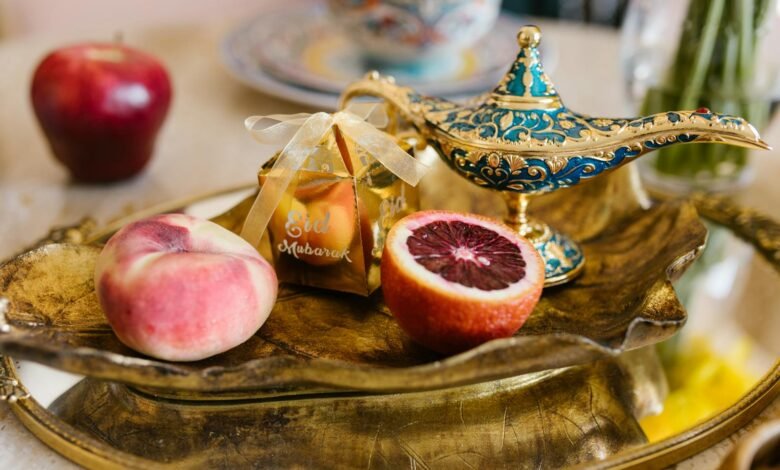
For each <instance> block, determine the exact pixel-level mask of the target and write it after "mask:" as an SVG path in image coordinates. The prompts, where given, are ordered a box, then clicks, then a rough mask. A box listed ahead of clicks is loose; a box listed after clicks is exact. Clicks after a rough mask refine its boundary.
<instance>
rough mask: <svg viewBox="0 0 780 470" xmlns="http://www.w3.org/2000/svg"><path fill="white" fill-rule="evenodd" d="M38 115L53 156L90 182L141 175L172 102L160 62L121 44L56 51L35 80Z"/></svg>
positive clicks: (77, 47) (81, 179) (79, 178)
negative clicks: (140, 172) (139, 173)
mask: <svg viewBox="0 0 780 470" xmlns="http://www.w3.org/2000/svg"><path fill="white" fill-rule="evenodd" d="M31 96H32V104H33V108H34V109H35V115H36V116H37V117H38V121H39V122H40V124H41V127H42V128H43V132H44V133H45V134H46V137H47V138H48V140H49V144H50V146H51V149H52V152H53V153H54V156H55V157H56V158H57V159H58V160H60V161H61V162H62V163H63V164H64V165H65V166H66V167H67V168H68V170H69V171H70V173H71V175H72V176H73V177H74V178H75V179H77V180H80V181H84V182H109V181H116V180H120V179H124V178H128V177H130V176H133V175H135V174H136V173H138V172H139V171H141V169H142V168H143V167H144V166H145V165H146V163H147V162H148V161H149V159H150V158H151V156H152V152H153V150H154V142H155V138H156V136H157V131H158V130H159V129H160V126H161V125H162V123H163V121H164V120H165V116H166V114H167V112H168V107H169V105H170V102H171V83H170V79H169V77H168V73H167V72H166V70H165V68H164V67H163V66H162V64H160V62H159V61H158V60H157V59H155V58H154V57H152V56H151V55H149V54H146V53H144V52H141V51H138V50H135V49H131V48H129V47H126V46H122V45H119V44H82V45H76V46H71V47H65V48H63V49H59V50H56V51H54V52H52V53H50V54H49V55H48V56H46V58H44V59H43V61H42V62H41V63H40V64H39V65H38V68H37V69H36V70H35V75H34V77H33V82H32V90H31Z"/></svg>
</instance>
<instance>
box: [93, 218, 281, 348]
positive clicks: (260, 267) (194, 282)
mask: <svg viewBox="0 0 780 470" xmlns="http://www.w3.org/2000/svg"><path fill="white" fill-rule="evenodd" d="M95 289H96V291H97V294H98V299H99V300H100V305H101V306H102V307H103V311H104V312H105V314H106V318H107V319H108V322H109V324H110V325H111V327H112V328H113V330H114V332H115V333H116V335H117V337H118V338H119V339H120V341H122V342H123V343H124V344H125V345H127V346H128V347H130V348H132V349H135V350H136V351H139V352H142V353H144V354H147V355H149V356H152V357H156V358H159V359H165V360H170V361H195V360H199V359H204V358H206V357H209V356H213V355H215V354H219V353H221V352H224V351H227V350H228V349H231V348H233V347H235V346H238V345H239V344H241V343H243V342H244V341H246V340H247V339H249V338H250V337H251V336H252V335H253V334H255V332H256V331H257V330H258V329H259V328H260V327H261V326H262V325H263V323H264V322H265V320H266V319H267V318H268V315H269V314H270V312H271V309H272V307H273V305H274V302H275V300H276V294H277V278H276V273H275V272H274V270H273V268H272V267H271V265H270V264H268V262H267V261H265V259H263V257H262V256H260V254H259V253H258V252H257V250H255V249H254V248H253V247H252V245H250V244H249V243H248V242H246V241H245V240H244V239H242V238H241V237H239V236H238V235H236V234H234V233H233V232H230V231H229V230H226V229H224V228H222V227H220V226H219V225H217V224H215V223H213V222H209V221H207V220H200V219H196V218H194V217H191V216H188V215H183V214H167V215H160V216H156V217H151V218H148V219H145V220H141V221H138V222H134V223H131V224H129V225H127V226H125V227H124V228H122V229H121V230H120V231H119V232H117V233H116V234H115V235H114V236H113V237H111V239H110V240H109V241H108V243H106V246H105V248H103V251H102V252H101V253H100V256H99V257H98V260H97V265H96V268H95Z"/></svg>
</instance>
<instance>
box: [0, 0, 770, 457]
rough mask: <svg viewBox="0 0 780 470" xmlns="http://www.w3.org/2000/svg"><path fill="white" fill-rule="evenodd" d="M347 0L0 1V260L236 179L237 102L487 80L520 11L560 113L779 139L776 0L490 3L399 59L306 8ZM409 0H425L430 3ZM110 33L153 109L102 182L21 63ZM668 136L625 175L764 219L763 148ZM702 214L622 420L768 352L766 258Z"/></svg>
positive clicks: (743, 378) (467, 88)
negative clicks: (120, 165) (123, 160)
mask: <svg viewBox="0 0 780 470" xmlns="http://www.w3.org/2000/svg"><path fill="white" fill-rule="evenodd" d="M496 1H498V0H496ZM350 2H352V3H361V2H360V1H359V0H334V1H331V2H326V1H324V0H323V1H314V0H308V1H307V0H283V1H282V0H274V1H272V0H199V1H196V2H194V1H189V0H187V1H185V0H165V1H159V0H123V1H119V0H114V1H105V0H68V1H67V2H65V1H59V2H55V1H51V0H0V67H2V71H3V73H2V74H0V102H2V103H3V106H2V107H0V259H3V258H5V257H7V256H10V255H11V254H12V253H14V252H16V251H18V250H20V249H22V248H23V247H24V246H26V245H27V244H29V243H30V242H31V241H32V240H35V239H37V238H39V237H41V236H42V235H44V234H45V233H46V231H47V230H48V229H49V228H51V227H52V226H54V225H61V224H72V223H74V222H75V221H77V220H78V219H80V218H82V217H85V216H90V217H93V218H95V219H96V220H97V221H98V223H105V222H107V221H110V220H112V219H115V218H118V217H120V216H123V215H127V214H129V213H132V212H134V211H137V210H139V209H142V208H146V207H149V206H151V205H153V204H158V203H161V202H166V201H170V200H172V199H179V198H182V197H189V196H192V195H196V194H202V193H205V192H209V191H213V190H217V189H222V188H225V187H230V186H236V185H239V184H246V183H250V184H252V183H253V182H254V181H255V174H256V170H257V168H258V166H259V164H260V162H259V154H260V153H261V152H258V150H257V145H256V143H255V142H253V141H252V140H251V138H249V136H248V135H247V133H246V131H245V129H244V128H243V126H242V122H243V119H244V118H245V117H247V116H249V115H252V114H271V113H295V112H300V111H311V110H315V109H332V108H333V107H334V106H335V102H336V99H337V96H338V92H339V91H340V90H341V89H343V86H344V85H345V84H346V83H349V81H351V80H353V79H354V78H356V77H359V76H361V75H362V74H363V73H365V71H366V70H368V69H370V68H375V67H379V68H382V69H383V70H385V71H389V72H390V73H392V74H393V75H396V76H397V77H400V80H399V81H402V82H406V83H410V84H412V85H413V86H414V87H415V88H418V89H421V90H425V91H428V92H430V93H431V94H437V95H438V94H442V95H446V96H448V97H452V98H453V99H460V98H464V97H468V96H471V95H474V94H477V93H481V92H484V91H487V90H489V89H490V88H491V87H492V86H493V85H494V84H495V83H496V80H497V79H498V78H499V77H500V76H502V75H503V73H504V72H505V70H506V67H507V66H508V64H509V63H510V61H511V60H512V59H513V58H514V56H515V54H516V53H517V44H516V41H515V37H514V35H515V34H516V32H517V28H518V26H519V25H521V24H523V23H527V22H533V23H536V22H538V23H539V24H540V25H541V26H542V29H543V33H544V39H543V41H542V45H541V47H542V57H543V60H544V64H545V67H546V71H547V72H548V74H549V75H550V76H551V77H552V78H553V81H554V82H555V84H556V86H557V89H558V90H559V92H560V94H561V96H562V97H563V99H564V100H565V102H566V104H567V105H568V106H570V107H571V108H573V109H576V110H577V111H581V112H584V113H587V114H591V115H603V116H615V117H617V116H631V115H633V116H635V115H645V114H650V113H653V112H659V111H664V110H669V109H695V108H697V107H700V106H706V107H710V108H712V109H713V110H717V111H725V112H729V113H733V114H739V115H744V116H746V117H748V118H749V120H750V121H751V122H755V123H757V124H758V125H759V129H760V130H761V132H762V135H763V137H764V138H765V140H767V141H768V142H769V143H770V144H771V145H773V146H774V147H775V148H778V147H780V126H778V122H777V121H778V120H777V119H776V114H777V113H776V109H775V108H776V104H777V102H778V101H779V97H780V80H778V65H779V64H780V51H778V50H777V45H778V44H780V27H779V26H778V18H780V6H778V2H777V1H772V0H716V1H710V0H689V1H682V0H630V1H629V0H590V1H588V0H544V1H542V0H538V1H532V0H504V1H503V2H502V3H501V8H502V12H501V14H500V15H498V18H497V19H496V17H495V16H494V17H493V18H492V20H493V21H495V26H494V25H493V23H491V22H488V23H487V24H488V26H487V27H486V28H485V29H484V30H483V31H482V32H481V33H480V34H478V35H475V36H479V37H475V39H479V40H480V41H482V42H479V43H477V44H478V45H476V46H475V45H473V44H469V45H466V46H463V48H462V49H458V50H457V53H456V54H453V57H455V59H457V60H454V61H452V60H449V61H446V60H442V57H441V56H442V55H443V54H435V56H436V57H429V58H428V59H426V60H425V61H419V60H407V61H406V63H403V64H399V63H398V62H393V60H390V59H392V57H390V58H388V57H383V58H381V59H382V60H379V59H377V58H376V57H362V56H361V57H360V58H358V55H360V54H358V53H357V52H356V49H355V48H356V47H358V46H355V44H354V43H355V42H356V41H354V40H350V39H348V38H347V37H346V35H347V33H345V32H343V31H341V30H340V29H338V28H334V27H333V26H334V25H335V24H336V22H335V20H334V19H333V18H332V17H329V16H328V10H327V8H326V7H325V5H326V4H328V3H330V4H331V5H339V8H340V7H344V5H346V6H347V7H348V6H349V5H350ZM372 2H373V3H377V2H379V0H369V1H368V2H367V3H372ZM419 3H421V4H427V5H431V7H430V8H433V6H435V4H436V0H428V1H425V0H420V2H419ZM473 3H474V4H479V5H487V4H488V3H490V0H473ZM717 8H720V10H717ZM739 12H742V13H741V14H737V13H739ZM745 12H747V13H749V14H747V13H745ZM279 18H282V19H283V20H281V19H279ZM748 18H749V21H748V20H747V19H748ZM740 19H741V20H744V21H738V20H740ZM464 24H465V23H464ZM380 26H381V25H380ZM385 26H387V25H385ZM391 26H392V25H391ZM458 27H461V28H463V27H465V26H464V25H460V26H458ZM456 31H457V28H456ZM117 34H119V35H121V36H123V38H124V39H123V41H124V43H125V44H128V45H132V46H133V47H137V48H138V49H141V50H144V51H146V52H148V53H150V54H153V55H155V56H157V57H158V58H159V59H160V60H161V61H162V62H163V63H164V64H165V66H166V67H167V69H168V71H169V72H170V75H171V80H172V83H173V90H174V93H173V96H174V99H173V102H172V107H171V113H170V115H169V116H168V118H167V121H166V123H165V125H164V126H163V128H162V131H161V133H160V137H159V142H158V145H157V147H156V149H155V156H154V159H153V160H152V161H151V163H150V165H149V167H148V169H147V170H145V173H143V174H141V175H140V176H138V177H136V178H135V179H128V180H126V181H123V182H119V183H115V184H113V185H103V186H100V185H96V186H90V185H85V184H80V183H78V182H75V181H73V180H72V179H71V178H70V177H69V176H68V174H67V172H66V170H65V169H64V168H62V167H61V166H60V165H58V164H57V163H56V162H55V160H54V158H52V155H51V152H50V149H49V147H48V146H47V143H46V141H45V140H44V137H43V134H42V132H41V130H40V128H39V127H38V125H37V122H36V121H35V116H34V114H33V112H32V109H31V106H30V100H29V89H30V79H31V77H32V75H33V73H34V71H35V67H36V66H37V64H38V63H39V62H40V60H41V59H42V58H43V57H44V56H45V55H46V54H47V53H48V52H50V51H52V50H54V49H56V48H58V47H62V46H66V45H69V44H72V43H74V42H79V41H96V40H99V41H111V40H112V39H114V38H115V37H116V36H117ZM362 46H364V47H365V46H366V45H365V44H362ZM390 49H392V51H391V52H398V51H397V50H396V48H390ZM397 49H401V47H400V45H399V47H398V48H397ZM380 50H382V47H380ZM384 50H385V51H387V50H388V48H386V47H385V48H384ZM426 57H427V56H426ZM445 58H448V57H445ZM407 59H408V58H407ZM422 62H424V63H422ZM694 65H695V67H693V66H694ZM773 117H775V119H773ZM681 147H682V151H683V152H684V155H682V154H679V153H675V152H678V151H677V150H675V151H670V152H658V155H657V158H654V159H650V158H647V159H644V160H642V161H641V162H640V163H643V162H647V164H646V165H645V166H644V167H642V168H641V174H642V178H643V180H644V182H645V184H646V185H648V187H650V188H653V189H655V190H657V191H660V192H663V193H665V194H667V195H668V194H672V195H675V196H680V195H685V194H688V193H689V192H690V191H693V190H715V189H717V190H718V191H722V192H726V193H727V194H730V195H731V196H732V197H733V198H734V200H736V201H738V202H740V203H742V204H744V205H746V206H750V207H755V208H757V209H760V210H761V211H763V212H766V213H769V214H770V215H771V216H773V217H774V218H775V219H776V220H778V219H780V206H778V204H777V202H778V201H779V200H780V186H778V185H777V183H776V177H777V175H778V174H780V164H779V163H778V158H777V157H778V152H777V150H775V151H773V152H772V153H764V154H762V155H760V156H759V155H747V154H746V153H745V152H744V150H740V149H736V150H735V149H733V148H728V147H726V146H713V145H702V146H691V147H688V146H681ZM697 152H700V153H698V156H694V153H697ZM694 157H695V158H694ZM710 229H711V236H710V245H709V248H708V249H707V251H706V252H705V253H704V255H703V256H702V258H701V259H700V260H699V261H697V262H696V264H694V266H693V268H692V269H691V270H690V272H689V273H688V274H687V275H686V276H685V277H684V278H683V279H682V280H681V281H680V282H678V284H677V285H676V287H677V289H678V292H679V294H680V296H681V297H682V299H683V301H684V302H685V304H686V307H687V308H688V310H689V313H690V320H689V324H688V325H687V326H686V328H685V329H684V331H683V334H680V335H678V336H677V337H675V338H673V340H672V341H669V342H667V343H666V344H664V345H661V346H660V348H659V350H660V352H661V356H662V358H663V360H664V364H665V366H666V368H667V372H668V379H669V383H670V397H669V399H668V401H667V404H666V410H665V411H664V412H663V413H662V414H660V415H659V416H657V417H651V418H649V419H647V420H645V421H644V422H643V423H642V424H643V426H644V429H645V431H646V433H647V434H648V437H649V438H650V439H651V440H660V439H663V438H665V437H668V436H670V435H674V434H676V433H678V432H680V431H682V430H684V429H687V428H689V427H690V426H692V425H693V424H695V423H697V422H700V421H701V420H703V419H707V418H709V417H711V416H713V415H714V414H716V413H718V412H719V411H721V410H722V409H724V408H725V407H727V406H730V405H731V404H733V403H734V402H735V401H736V400H738V399H739V398H740V397H741V396H742V395H743V394H744V393H746V392H747V391H748V390H749V389H750V388H751V387H752V386H753V384H755V383H756V381H757V380H759V378H760V377H761V375H762V374H763V373H764V372H765V371H766V370H768V368H769V367H771V365H772V363H773V361H775V360H776V359H777V357H779V356H780V342H778V341H777V337H778V332H780V315H778V314H777V312H778V306H779V305H780V304H779V303H778V300H777V298H776V296H775V295H774V293H775V292H776V291H777V285H778V284H777V283H778V282H779V281H780V280H779V279H778V275H777V273H776V272H775V271H773V270H772V268H770V267H769V266H768V264H767V263H765V262H763V261H762V260H761V259H760V258H759V257H758V256H757V255H756V253H755V252H754V250H753V249H752V248H751V247H749V246H747V245H746V244H745V243H744V242H741V241H739V240H738V239H737V238H736V237H735V236H734V235H733V234H731V233H730V232H729V231H727V230H723V229H720V228H718V227H716V226H714V225H713V226H710ZM0 439H2V437H0ZM0 447H3V446H0ZM6 447H9V446H6ZM0 455H1V454H0ZM17 458H19V459H21V458H24V456H21V457H19V456H18V457H17ZM0 460H1V459H0Z"/></svg>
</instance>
